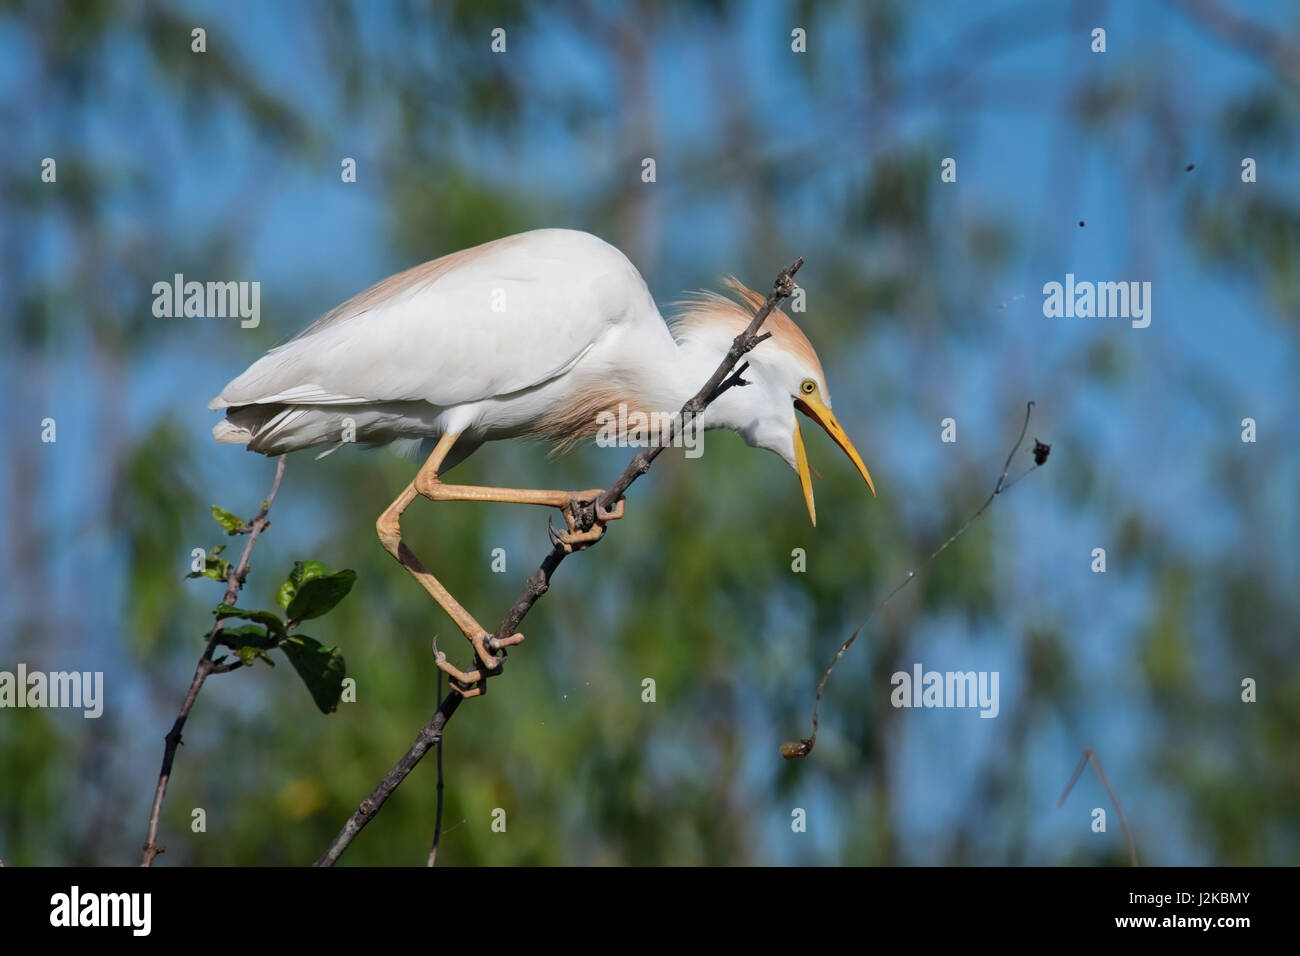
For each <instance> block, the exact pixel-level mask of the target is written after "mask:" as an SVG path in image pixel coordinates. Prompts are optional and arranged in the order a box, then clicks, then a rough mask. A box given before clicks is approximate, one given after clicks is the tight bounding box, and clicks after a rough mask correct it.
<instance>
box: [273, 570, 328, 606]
mask: <svg viewBox="0 0 1300 956" xmlns="http://www.w3.org/2000/svg"><path fill="white" fill-rule="evenodd" d="M333 573H334V572H333V571H331V570H330V569H329V567H328V566H326V565H325V564H324V563H322V562H320V561H295V562H294V563H293V570H292V571H290V572H289V578H288V580H286V581H285V582H284V583H283V584H281V585H280V590H279V592H278V593H277V594H276V596H275V600H276V601H277V602H278V603H279V605H280V607H285V608H287V607H288V606H289V604H290V603H291V602H292V601H293V599H294V595H296V594H297V593H298V589H299V588H300V587H302V586H303V584H305V583H306V582H308V581H314V580H315V579H316V578H323V577H326V576H328V575H330V574H333Z"/></svg>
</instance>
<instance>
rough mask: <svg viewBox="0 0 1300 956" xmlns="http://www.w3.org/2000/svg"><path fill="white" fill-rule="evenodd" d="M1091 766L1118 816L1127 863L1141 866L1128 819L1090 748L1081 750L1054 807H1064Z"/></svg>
mask: <svg viewBox="0 0 1300 956" xmlns="http://www.w3.org/2000/svg"><path fill="white" fill-rule="evenodd" d="M1088 764H1092V769H1093V770H1095V771H1097V776H1098V777H1100V778H1101V785H1102V786H1103V787H1105V788H1106V795H1107V796H1108V797H1110V802H1111V803H1113V804H1114V805H1115V812H1116V813H1117V814H1119V825H1120V826H1121V827H1123V828H1124V840H1125V842H1127V843H1128V858H1129V862H1130V863H1132V864H1133V865H1134V866H1141V865H1142V864H1141V863H1139V862H1138V851H1137V844H1136V843H1134V842H1133V834H1132V833H1131V832H1130V831H1129V828H1128V819H1127V818H1126V817H1125V816H1124V808H1123V807H1121V806H1120V805H1119V797H1117V796H1115V791H1114V790H1112V789H1111V788H1110V781H1109V780H1107V779H1106V771H1104V770H1102V769H1101V761H1100V760H1098V759H1097V754H1096V753H1095V752H1094V751H1093V749H1092V748H1091V747H1085V748H1084V749H1083V756H1082V757H1080V758H1079V765H1078V766H1077V767H1075V768H1074V775H1073V776H1072V777H1070V782H1069V783H1067V784H1066V785H1065V792H1064V793H1062V794H1061V799H1060V800H1057V801H1056V806H1057V808H1058V809H1059V808H1060V807H1063V806H1065V798H1066V797H1068V796H1069V795H1070V791H1071V790H1073V789H1074V785H1075V784H1076V783H1078V782H1079V777H1081V776H1082V775H1083V768H1084V767H1086V766H1087V765H1088Z"/></svg>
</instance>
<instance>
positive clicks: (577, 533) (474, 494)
mask: <svg viewBox="0 0 1300 956" xmlns="http://www.w3.org/2000/svg"><path fill="white" fill-rule="evenodd" d="M415 489H416V491H417V492H419V493H420V494H422V495H424V496H425V497H426V498H428V499H430V500H432V501H499V502H504V503H507V504H518V505H544V506H546V507H551V508H559V509H560V513H561V514H562V515H563V516H564V523H565V524H566V525H568V530H567V531H556V530H555V529H554V528H551V529H550V534H551V541H552V542H553V543H555V544H557V545H559V546H560V547H562V548H563V549H564V550H565V551H567V552H573V551H581V550H582V549H583V548H587V547H590V546H591V545H592V544H593V543H595V542H596V541H597V540H599V539H600V536H601V535H603V534H604V533H605V523H606V522H607V521H615V520H617V519H619V518H621V517H623V501H622V500H621V499H620V500H619V502H618V504H616V505H615V506H614V507H613V508H610V509H609V510H605V509H603V508H601V507H600V505H599V504H598V502H599V499H600V496H601V495H603V494H604V493H605V492H604V489H601V488H590V489H588V490H586V491H548V490H545V489H541V488H486V487H483V486H481V485H448V484H444V483H443V482H442V481H440V480H439V479H438V476H437V473H436V472H434V473H432V474H429V473H426V471H425V469H423V468H422V469H420V474H418V475H416V476H415ZM592 504H595V505H596V507H595V515H594V520H593V521H592V523H591V526H590V527H581V526H580V513H581V511H582V510H583V509H584V508H585V507H587V506H588V505H592ZM516 643H517V642H516ZM502 646H505V645H504V642H502Z"/></svg>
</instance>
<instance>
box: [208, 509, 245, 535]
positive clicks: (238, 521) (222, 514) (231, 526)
mask: <svg viewBox="0 0 1300 956" xmlns="http://www.w3.org/2000/svg"><path fill="white" fill-rule="evenodd" d="M212 517H214V518H216V519H217V524H219V525H221V527H223V528H225V529H226V534H239V529H240V528H242V527H244V519H243V518H240V517H238V516H237V515H233V514H231V513H230V512H229V511H227V510H226V509H225V508H221V507H218V506H217V505H213V506H212Z"/></svg>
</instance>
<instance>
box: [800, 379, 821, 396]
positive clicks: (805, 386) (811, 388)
mask: <svg viewBox="0 0 1300 956" xmlns="http://www.w3.org/2000/svg"><path fill="white" fill-rule="evenodd" d="M799 391H801V392H803V393H804V394H805V395H811V394H812V393H813V392H815V391H817V383H816V382H814V381H813V380H812V379H810V378H806V379H804V380H803V383H802V384H801V385H800V386H799Z"/></svg>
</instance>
